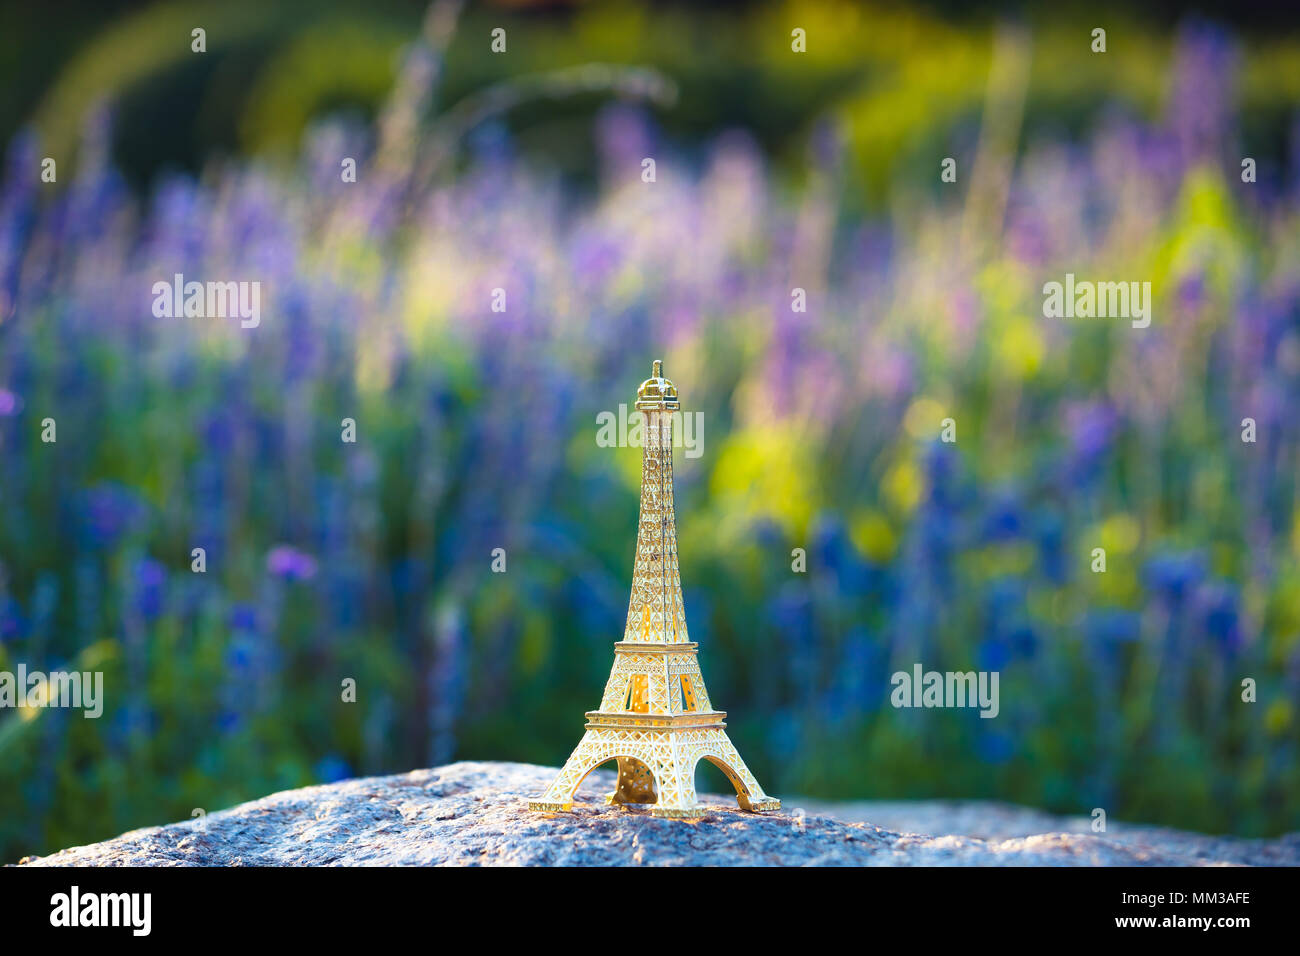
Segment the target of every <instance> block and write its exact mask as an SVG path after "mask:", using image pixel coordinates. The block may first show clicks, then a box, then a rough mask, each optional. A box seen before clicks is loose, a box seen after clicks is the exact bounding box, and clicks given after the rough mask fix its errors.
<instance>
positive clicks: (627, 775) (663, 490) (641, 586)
mask: <svg viewBox="0 0 1300 956" xmlns="http://www.w3.org/2000/svg"><path fill="white" fill-rule="evenodd" d="M636 407H637V410H638V411H640V412H641V413H642V414H643V416H644V424H645V442H644V452H643V454H642V465H641V520H640V523H639V525H638V527H637V536H636V564H635V567H634V569H633V574H632V599H631V601H630V602H629V603H628V609H627V627H626V629H625V630H624V632H623V640H621V641H618V642H617V643H615V645H614V667H613V669H612V670H611V671H610V672H609V681H608V683H606V684H605V695H604V697H602V698H601V701H600V709H599V710H593V711H588V713H587V731H586V733H584V734H583V735H582V740H581V741H579V742H578V746H577V747H576V748H575V749H574V751H573V753H572V754H571V755H570V756H569V759H568V760H567V761H566V762H565V764H564V768H563V769H562V770H561V771H560V774H559V776H558V777H556V778H555V782H554V783H552V784H551V786H550V789H549V790H547V791H546V793H545V794H543V795H542V796H541V798H540V799H537V800H532V801H529V804H528V807H529V809H530V810H541V811H548V812H555V811H566V810H572V809H573V792H574V791H575V790H576V789H577V788H578V784H580V783H581V782H582V780H583V778H584V777H586V776H587V774H589V773H591V771H592V770H594V769H595V768H596V767H598V766H600V765H601V764H603V763H606V762H607V761H610V760H617V761H618V784H617V785H616V787H615V788H614V792H613V793H611V794H609V795H608V796H607V797H606V798H605V802H606V803H611V804H613V803H648V804H653V805H654V806H653V807H652V808H651V812H652V813H654V814H655V815H656V816H661V817H677V818H686V819H689V818H692V817H698V816H700V815H701V814H702V813H703V812H704V808H703V807H702V806H701V805H700V804H699V803H697V802H696V799H695V765H696V764H697V763H699V761H700V760H708V761H709V762H710V763H712V764H713V765H714V766H716V767H718V768H719V769H721V770H722V772H723V773H725V774H726V775H727V777H728V779H730V780H731V783H732V785H733V786H734V787H735V788H736V797H737V799H738V800H739V802H740V805H741V807H743V808H744V809H746V810H752V811H755V812H762V811H766V810H777V809H779V808H780V806H781V801H779V800H777V799H775V798H774V797H769V796H768V795H767V794H765V793H764V792H763V788H762V787H760V786H759V785H758V781H757V780H755V779H754V775H753V774H751V773H750V772H749V768H748V767H746V766H745V762H744V761H743V760H741V759H740V754H738V753H737V752H736V748H735V747H734V746H732V744H731V741H730V740H729V739H728V737H727V731H726V730H725V729H724V728H725V727H726V726H727V725H726V723H724V721H723V718H724V717H726V716H727V715H726V714H725V713H723V712H722V711H720V710H714V709H713V706H712V705H711V704H710V703H709V694H708V692H707V691H706V690H705V689H704V678H703V676H701V674H700V665H699V662H698V661H697V660H696V657H695V651H696V648H697V646H698V645H696V644H695V643H693V642H692V641H691V640H690V638H689V636H688V635H687V633H686V612H685V609H684V606H683V604H682V583H681V578H680V577H679V575H678V570H677V524H676V516H675V514H674V512H673V413H674V412H677V411H678V410H679V409H680V408H681V405H680V403H679V402H678V400H677V386H675V385H674V384H673V383H672V382H670V381H668V379H666V378H664V377H663V363H662V362H660V361H657V360H656V361H655V363H654V367H653V370H652V373H651V377H650V378H648V379H646V380H645V381H644V382H642V383H641V388H640V389H638V390H637V401H636Z"/></svg>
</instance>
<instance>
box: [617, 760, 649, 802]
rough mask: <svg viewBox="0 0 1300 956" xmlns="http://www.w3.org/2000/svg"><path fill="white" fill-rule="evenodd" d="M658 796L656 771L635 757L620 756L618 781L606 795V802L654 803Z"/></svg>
mask: <svg viewBox="0 0 1300 956" xmlns="http://www.w3.org/2000/svg"><path fill="white" fill-rule="evenodd" d="M656 798H657V794H656V790H655V777H654V773H653V772H652V771H651V770H650V768H649V767H647V766H646V765H645V764H644V763H643V762H642V761H640V760H637V759H636V758H635V757H619V758H618V783H617V784H615V785H614V791H613V792H612V793H609V794H607V795H606V796H605V802H606V803H608V804H615V803H654V802H655V800H656Z"/></svg>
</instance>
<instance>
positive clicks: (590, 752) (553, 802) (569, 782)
mask: <svg viewBox="0 0 1300 956" xmlns="http://www.w3.org/2000/svg"><path fill="white" fill-rule="evenodd" d="M615 749H617V748H614V749H611V746H610V742H609V741H608V740H605V739H604V738H603V737H602V736H601V735H600V734H598V733H593V732H592V731H590V730H588V731H587V732H586V733H584V734H583V735H582V739H581V740H580V741H578V746H577V747H575V748H573V753H571V754H569V759H568V760H566V761H565V762H564V766H563V767H562V768H561V769H560V772H559V774H558V775H556V777H555V780H554V782H553V783H552V784H551V785H550V787H548V788H547V790H546V792H545V793H544V794H542V796H541V797H540V798H539V799H537V800H529V801H528V809H529V810H540V811H542V812H545V813H567V812H568V811H570V810H572V809H573V791H575V790H577V789H578V784H580V783H582V780H583V778H584V777H586V776H587V774H589V773H591V771H592V770H594V769H595V768H596V767H599V766H600V765H601V764H602V763H605V761H607V760H609V759H610V758H612V757H614V756H615V753H614V750H615Z"/></svg>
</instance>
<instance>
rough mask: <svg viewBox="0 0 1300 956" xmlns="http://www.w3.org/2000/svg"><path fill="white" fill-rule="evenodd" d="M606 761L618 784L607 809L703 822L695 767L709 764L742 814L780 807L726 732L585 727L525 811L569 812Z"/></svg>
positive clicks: (764, 811)
mask: <svg viewBox="0 0 1300 956" xmlns="http://www.w3.org/2000/svg"><path fill="white" fill-rule="evenodd" d="M602 716H605V717H607V716H608V715H602ZM610 760H617V761H618V782H617V783H616V785H615V789H614V791H613V792H612V793H610V794H609V795H607V796H606V798H605V802H606V803H608V804H647V803H648V804H651V807H650V812H651V813H652V814H654V815H655V816H660V817H670V818H674V819H693V818H697V817H699V816H702V815H703V814H704V813H705V812H707V808H705V807H704V806H702V805H701V804H700V803H699V801H698V800H697V799H696V795H695V766H696V764H697V763H699V761H701V760H708V761H709V762H710V763H712V764H714V766H716V767H718V768H719V769H721V770H722V772H723V773H724V774H726V775H727V778H728V779H729V780H730V781H731V783H732V786H734V787H735V788H736V800H737V802H738V803H739V804H740V806H741V808H742V809H745V810H749V811H752V812H754V813H766V812H771V811H773V810H779V809H780V807H781V801H779V800H777V799H776V798H775V797H769V796H768V795H767V794H766V793H764V792H763V788H762V787H760V786H759V785H758V781H757V780H756V779H754V775H753V774H752V773H750V772H749V768H748V767H746V766H745V762H744V761H743V760H742V759H741V758H740V754H739V753H738V752H737V751H736V748H735V747H734V746H733V745H732V743H731V740H730V739H729V738H728V737H727V732H726V731H725V730H724V729H723V728H722V727H721V726H711V727H693V728H688V729H680V730H679V729H672V728H657V727H637V728H635V729H633V728H613V727H588V729H587V732H586V733H585V734H583V736H582V740H581V741H579V742H578V746H577V747H576V748H575V749H574V751H573V753H572V754H571V755H570V756H569V759H568V760H567V761H565V764H564V767H563V768H562V769H561V770H560V773H559V774H558V775H557V776H556V778H555V781H554V782H553V783H552V784H551V786H550V788H549V789H548V790H547V791H546V793H544V794H543V795H542V796H541V798H540V799H537V800H532V801H529V804H528V807H529V809H530V810H538V811H542V812H550V813H564V812H568V811H571V810H572V809H573V793H574V791H575V790H577V788H578V785H579V784H580V783H582V781H583V779H585V778H586V776H587V774H589V773H591V771H592V770H594V769H596V767H599V766H600V765H601V764H603V763H608V762H609V761H610ZM647 777H648V778H649V779H647Z"/></svg>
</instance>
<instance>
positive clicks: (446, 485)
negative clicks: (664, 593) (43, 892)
mask: <svg viewBox="0 0 1300 956" xmlns="http://www.w3.org/2000/svg"><path fill="white" fill-rule="evenodd" d="M1252 15H1253V16H1254V14H1253V13H1252ZM1244 16H1245V12H1244V10H1243V9H1242V5H1238V4H1227V3H1224V4H1212V3H1211V4H1208V5H1202V6H1201V7H1200V8H1199V9H1196V10H1188V9H1183V8H1181V7H1180V6H1178V5H1174V4H1156V5H1153V6H1151V7H1149V8H1148V11H1147V12H1146V13H1144V14H1142V15H1141V16H1136V15H1134V14H1131V13H1129V12H1126V11H1125V10H1124V9H1123V8H1122V7H1120V6H1114V7H1109V6H1107V5H1106V4H1104V3H1103V4H1095V3H1089V4H1086V5H1082V6H1079V7H1071V6H1068V5H1067V6H1061V5H1052V6H1051V7H1050V9H1049V10H1048V11H1044V12H1040V11H1038V10H1037V9H1036V8H1033V7H1025V6H1023V5H1015V6H1006V5H998V4H981V3H977V4H973V5H972V4H956V3H952V4H929V5H924V4H923V5H920V6H914V7H909V8H904V7H901V6H895V5H880V4H868V5H858V4H847V3H836V2H829V0H826V2H823V0H809V2H797V3H788V4H787V3H776V4H771V3H759V4H727V5H717V6H709V5H686V4H683V5H676V6H652V5H649V4H647V3H643V2H640V3H639V2H627V3H624V2H618V3H609V4H606V3H589V4H581V3H580V4H549V5H535V4H529V3H519V2H514V3H503V4H497V5H486V6H474V7H471V8H469V9H466V10H460V9H459V8H458V6H457V5H456V4H449V3H443V4H437V5H435V6H434V7H432V8H428V7H427V5H426V4H423V3H420V4H415V3H398V2H394V0H372V2H368V3H366V4H364V5H357V4H344V3H334V2H313V3H299V4H295V3H284V4H268V3H264V2H241V0H234V2H220V3H217V2H213V3H163V4H158V5H152V6H146V7H134V6H130V5H127V4H122V3H93V4H92V3H81V4H76V3H73V4H66V5H62V6H59V7H58V8H57V9H55V10H52V9H48V8H45V7H43V6H42V5H37V4H30V5H24V6H22V7H17V6H16V5H14V7H13V8H12V9H6V10H5V11H4V12H3V13H0V64H3V76H4V80H5V82H4V83H3V84H0V142H2V143H3V149H4V156H5V159H4V164H5V165H4V169H3V173H2V175H3V179H0V670H10V671H13V670H15V669H16V668H17V666H18V664H19V663H23V664H26V665H27V667H28V668H29V669H33V670H37V669H39V670H45V671H51V670H63V669H78V670H102V671H103V672H104V673H105V695H106V702H105V711H104V715H103V717H102V718H101V719H99V720H97V721H96V720H86V719H83V717H82V716H81V713H80V712H79V711H69V710H57V709H49V710H24V711H21V712H19V711H0V859H2V860H4V861H8V862H13V861H14V860H16V859H17V858H18V857H19V856H21V855H23V854H27V853H47V852H50V851H53V850H55V849H58V848H59V847H62V846H66V845H72V844H79V843H85V842H89V841H93V840H99V839H103V838H106V837H110V836H113V835H115V834H117V833H119V832H121V831H123V830H126V829H129V828H133V827H138V826H144V825H151V824H159V823H164V822H168V821H173V820H177V819H184V818H188V817H189V816H190V813H191V810H192V809H193V808H196V807H202V808H205V809H207V810H208V811H212V810H216V809H220V808H222V807H225V806H229V805H231V804H234V803H236V802H239V801H242V800H246V799H250V798H254V797H258V796H262V795H264V794H266V793H269V792H272V791H275V790H279V789H283V788H288V787H297V786H301V785H305V784H311V783H317V782H328V781H332V780H336V779H340V778H344V777H348V776H354V775H361V774H381V773H392V772H401V771H406V770H409V769H411V768H414V767H423V766H432V765H437V764H441V763H445V762H448V761H452V760H457V759H500V760H522V761H531V762H536V763H544V764H552V765H558V764H559V763H560V762H562V761H563V759H564V758H565V757H566V756H567V754H568V752H569V750H570V749H571V748H572V747H573V745H574V744H575V743H576V742H577V740H578V737H579V736H580V733H581V730H582V723H583V717H582V715H583V712H584V711H586V710H588V709H591V708H593V707H595V706H596V705H597V703H598V702H599V699H600V693H601V690H602V688H603V685H604V681H605V679H606V677H607V676H608V672H609V667H610V664H611V662H612V647H611V644H612V643H613V641H615V640H616V639H618V637H619V635H620V634H621V632H622V627H623V623H624V617H625V615H626V611H627V600H628V588H629V585H630V581H631V563H632V554H633V546H634V539H635V526H636V518H637V505H638V498H637V489H638V482H639V475H640V457H639V456H640V453H639V450H638V449H636V448H623V449H607V448H600V447H598V446H597V444H596V440H595V437H596V416H597V414H598V413H599V412H601V411H606V410H617V408H618V405H619V403H629V404H630V403H631V402H632V401H633V400H634V397H635V389H636V386H637V384H638V383H639V382H640V381H641V380H642V379H643V378H645V376H646V375H647V374H648V369H649V364H650V360H651V359H652V358H663V359H664V360H665V365H666V370H667V373H668V375H669V376H670V377H672V378H673V379H674V380H675V381H676V383H677V384H678V386H679V388H680V390H681V394H682V397H683V404H684V406H685V407H686V408H687V409H688V410H691V411H701V412H703V413H704V454H703V456H702V457H700V458H693V459H688V458H685V457H684V456H683V455H682V454H681V453H680V452H679V455H678V460H677V468H676V482H677V485H676V488H677V513H678V521H679V538H680V549H681V550H680V562H681V569H682V578H683V585H684V590H685V595H686V605H687V619H688V624H689V628H690V631H691V635H692V638H693V639H694V640H697V641H699V642H700V656H701V663H702V666H703V669H704V674H705V677H706V680H707V682H708V686H709V691H710V695H711V697H712V699H713V701H714V702H715V703H716V705H717V706H718V707H719V708H721V709H723V710H727V711H729V712H730V715H731V716H730V721H729V722H730V731H731V735H732V738H733V739H734V740H735V742H736V744H737V746H738V748H739V749H740V751H741V753H743V754H744V756H745V758H746V759H747V761H748V762H749V764H750V767H751V768H752V769H753V770H754V772H755V774H756V775H757V776H758V778H759V779H760V780H761V781H762V782H763V784H764V786H765V787H766V788H767V790H768V791H769V792H771V793H774V794H777V795H787V794H803V795H810V796H817V797H823V798H850V797H852V798H931V797H954V798H996V799H1002V800H1009V801H1014V802H1018V803H1023V804H1031V805H1035V806H1040V807H1044V808H1047V809H1050V810H1055V811H1059V812H1066V813H1078V814H1088V813H1089V812H1091V810H1092V808H1094V807H1102V808H1104V809H1105V810H1106V811H1107V813H1108V815H1110V816H1111V818H1112V819H1126V820H1133V821H1142V822H1154V823H1161V824H1168V825H1172V826H1179V827H1187V828H1194V829H1199V830H1204V831H1213V832H1229V833H1237V834H1241V835H1266V834H1277V833H1281V832H1286V831H1289V830H1295V829H1297V828H1300V759H1298V758H1300V752H1298V750H1300V712H1298V707H1300V511H1297V496H1298V495H1300V467H1298V466H1300V404H1298V403H1297V402H1298V399H1300V34H1297V31H1296V27H1295V23H1294V22H1293V21H1288V20H1286V19H1280V18H1278V17H1277V15H1274V16H1273V18H1271V19H1267V20H1259V19H1252V20H1247V19H1245V18H1244ZM1097 26H1101V27H1104V28H1105V29H1106V30H1107V52H1106V53H1105V54H1095V53H1093V52H1092V51H1091V49H1090V47H1091V42H1092V41H1091V31H1092V29H1093V28H1094V27H1097ZM196 27H201V28H203V29H204V30H205V31H206V52H204V53H201V54H199V53H194V52H192V50H191V42H192V41H191V31H192V30H193V29H194V28H196ZM497 27H501V28H504V29H505V30H506V38H507V39H506V43H507V50H506V52H505V53H503V54H493V53H492V52H491V51H490V46H489V45H490V42H491V36H490V34H491V31H492V30H493V29H494V28H497ZM796 27H798V28H802V29H804V30H805V31H806V33H807V52H806V53H803V54H796V53H793V52H792V50H791V31H792V29H794V28H796ZM592 64H595V66H591V65H592ZM45 157H51V158H53V159H55V161H56V166H57V181H56V182H54V183H46V182H42V180H41V169H42V159H43V158H45ZM646 157H651V158H654V159H655V161H656V181H655V182H654V183H645V182H643V181H642V160H643V159H644V158H646ZM945 157H952V158H954V159H955V160H956V164H957V165H956V169H957V181H956V182H955V183H944V182H941V181H940V175H939V173H940V164H941V162H942V160H943V159H944V158H945ZM1243 157H1251V158H1253V159H1254V160H1255V161H1256V168H1257V181H1255V182H1253V183H1243V182H1242V179H1241V161H1242V158H1243ZM348 158H351V159H354V160H355V162H356V170H357V175H356V182H355V183H351V182H344V181H343V177H342V176H341V175H340V173H341V168H342V164H343V162H344V160H345V159H348ZM178 272H179V273H184V274H185V276H186V277H187V279H196V280H200V281H203V280H223V281H224V280H232V281H259V282H260V283H261V284H262V295H263V305H262V321H261V325H260V326H259V327H258V328H256V329H248V330H244V329H240V327H239V323H238V321H232V320H223V319H158V318H155V317H154V316H153V314H152V311H151V306H152V303H153V293H152V291H151V289H152V286H153V283H154V282H157V281H160V280H162V281H170V279H171V277H172V275H173V274H174V273H178ZM1066 272H1073V273H1075V274H1076V275H1078V276H1079V277H1080V278H1081V279H1082V278H1089V279H1098V280H1106V279H1116V280H1119V279H1123V280H1138V281H1150V282H1151V283H1152V286H1153V295H1154V308H1153V314H1154V319H1153V322H1152V324H1151V327H1150V328H1149V329H1146V330H1136V329H1133V328H1132V327H1131V326H1130V324H1129V322H1128V321H1126V320H1123V319H1091V320H1090V319H1045V318H1043V313H1042V303H1043V300H1042V286H1043V284H1044V283H1045V282H1047V281H1052V280H1056V281H1061V280H1063V278H1064V275H1065V273H1066ZM796 287H798V288H802V289H804V290H805V291H806V294H807V302H808V308H807V311H806V312H804V313H797V312H793V311H792V310H791V290H792V289H794V288H796ZM495 288H501V289H504V290H506V294H507V297H508V298H507V302H508V306H507V311H506V312H504V313H495V312H493V311H492V310H491V308H490V304H491V297H492V290H493V289H495ZM46 417H53V418H54V419H56V421H57V429H58V430H57V439H58V440H57V442H56V443H54V444H46V443H43V442H42V441H41V438H40V434H41V426H40V422H41V420H42V419H43V418H46ZM948 417H951V418H953V419H955V421H956V423H957V439H958V440H957V442H956V443H955V444H944V443H941V442H938V441H937V439H938V436H939V431H940V428H941V424H940V423H941V422H942V420H943V419H945V418H948ZM1248 417H1249V418H1252V419H1254V420H1255V422H1256V423H1257V438H1258V440H1257V441H1256V442H1255V443H1253V444H1252V443H1245V442H1243V441H1242V438H1241V435H1242V420H1243V419H1244V418H1248ZM344 418H353V419H355V421H356V434H357V440H356V442H355V443H354V444H346V443H343V442H342V441H341V440H340V433H341V426H340V423H341V421H342V420H343V419H344ZM196 547H202V548H204V549H205V550H206V554H207V570H206V572H205V573H201V574H200V573H194V572H192V571H191V551H192V549H194V548H196ZM498 547H500V548H505V549H506V553H507V571H506V573H503V574H494V573H491V571H490V562H491V552H492V549H494V548H498ZM1096 547H1104V548H1105V549H1106V552H1107V570H1106V572H1105V573H1104V574H1096V573H1093V572H1092V571H1091V570H1090V564H1091V561H1092V549H1093V548H1096ZM794 548H804V549H806V551H807V556H808V557H807V572H806V573H803V574H799V573H793V572H792V570H791V551H792V549H794ZM916 662H921V663H922V664H923V665H924V667H925V668H926V669H936V670H970V669H983V670H997V671H1000V673H1001V713H1000V715H999V716H998V718H997V719H994V720H983V719H980V718H979V716H978V712H977V711H975V710H896V709H894V708H893V707H891V706H890V704H889V699H888V695H889V691H890V689H891V688H890V685H889V675H890V674H891V673H892V672H893V671H895V670H900V669H908V670H910V668H911V666H912V665H913V664H914V663H916ZM346 678H352V679H354V680H355V681H356V682H357V693H356V702H355V703H345V702H343V701H342V700H341V684H342V682H343V680H344V679H346ZM1244 678H1251V679H1253V680H1254V681H1255V682H1256V685H1257V701H1256V702H1254V703H1243V702H1242V700H1241V693H1242V690H1241V682H1242V680H1243V679H1244ZM697 785H698V786H699V787H701V788H702V789H705V790H712V791H714V792H729V789H730V788H729V786H728V785H727V783H726V781H725V779H724V778H723V777H722V775H721V774H720V773H717V772H716V771H714V769H713V768H712V767H711V766H708V765H705V766H702V768H701V770H700V777H699V778H698V779H697Z"/></svg>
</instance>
